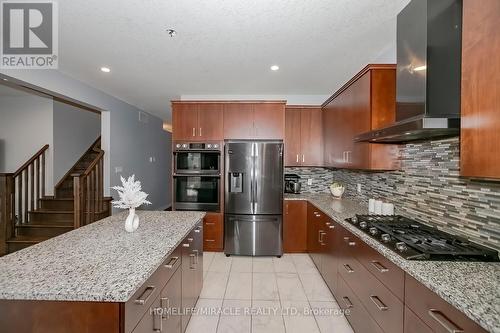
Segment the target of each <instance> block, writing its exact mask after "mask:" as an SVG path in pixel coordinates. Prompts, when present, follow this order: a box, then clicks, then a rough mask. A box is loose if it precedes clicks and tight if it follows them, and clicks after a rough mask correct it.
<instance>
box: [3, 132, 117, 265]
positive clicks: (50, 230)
mask: <svg viewBox="0 0 500 333" xmlns="http://www.w3.org/2000/svg"><path fill="white" fill-rule="evenodd" d="M47 149H48V145H47V146H44V147H43V148H42V149H41V150H40V151H39V152H38V153H37V154H35V155H34V156H33V157H32V158H31V159H30V160H29V161H28V162H26V163H25V164H24V165H23V166H22V167H21V168H20V169H19V170H18V171H16V173H14V174H10V175H9V174H4V175H0V198H1V197H3V198H4V200H1V201H0V227H1V228H2V230H0V234H2V233H3V232H4V231H5V233H4V235H0V243H1V241H2V238H3V239H4V244H3V248H1V247H0V255H2V254H5V253H12V252H14V251H17V250H20V249H23V248H25V247H28V246H30V245H33V244H37V243H39V242H41V241H44V240H46V239H49V238H52V237H55V236H58V235H61V234H63V233H65V232H68V231H71V230H73V229H75V228H78V227H80V226H83V225H86V224H89V223H92V222H94V221H97V220H100V219H102V218H104V217H106V216H109V215H110V212H111V208H110V202H111V198H105V197H104V196H103V170H102V169H103V155H104V151H102V150H101V149H100V138H98V139H97V140H96V141H95V142H94V143H93V144H92V145H91V147H90V148H89V149H88V150H87V151H86V152H85V153H84V154H83V155H82V156H81V158H80V159H79V160H78V161H77V162H76V163H75V164H74V165H73V167H72V168H71V169H70V170H68V172H67V173H66V175H65V176H64V177H63V178H62V179H61V181H60V182H59V183H58V184H57V185H56V186H55V188H54V193H55V196H54V197H49V196H46V195H44V194H45V186H44V183H45V153H46V150H47ZM2 187H4V189H3V191H2ZM75 189H76V191H75ZM9 190H10V195H9ZM2 193H4V194H3V195H2ZM9 208H10V213H9V212H7V211H8V210H9ZM9 215H10V216H9ZM9 220H10V221H9Z"/></svg>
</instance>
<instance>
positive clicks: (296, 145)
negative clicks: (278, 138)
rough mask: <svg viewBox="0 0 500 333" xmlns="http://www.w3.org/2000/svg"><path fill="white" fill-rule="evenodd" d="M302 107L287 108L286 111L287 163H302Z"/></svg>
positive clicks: (295, 164)
mask: <svg viewBox="0 0 500 333" xmlns="http://www.w3.org/2000/svg"><path fill="white" fill-rule="evenodd" d="M301 114H302V109H299V108H288V107H287V108H286V111H285V165H286V166H299V165H301V139H300V133H301V123H300V117H301Z"/></svg>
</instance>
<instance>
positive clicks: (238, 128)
mask: <svg viewBox="0 0 500 333" xmlns="http://www.w3.org/2000/svg"><path fill="white" fill-rule="evenodd" d="M284 136H285V101H279V102H260V103H251V102H248V103H247V102H239V103H238V102H235V103H227V104H224V139H269V140H273V139H277V140H283V138H284Z"/></svg>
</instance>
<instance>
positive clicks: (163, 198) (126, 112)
mask: <svg viewBox="0 0 500 333" xmlns="http://www.w3.org/2000/svg"><path fill="white" fill-rule="evenodd" d="M0 73H1V74H4V75H7V76H9V77H10V81H13V82H24V83H27V84H28V85H29V86H31V87H37V88H39V89H41V90H44V91H46V92H48V93H51V94H53V95H56V96H58V97H61V98H64V99H70V100H73V101H77V102H83V103H86V104H87V105H89V106H92V107H95V108H98V109H100V110H102V111H103V113H102V114H101V116H102V123H101V128H102V140H103V142H102V145H103V149H104V150H105V151H106V155H105V158H106V159H105V166H104V169H105V170H104V171H105V176H107V177H105V190H107V191H108V193H111V194H113V195H115V193H114V191H113V192H109V186H113V185H116V184H118V182H119V175H118V174H117V173H115V168H116V167H122V168H123V174H124V175H125V176H128V174H131V173H135V175H136V178H137V179H139V180H141V181H142V182H143V185H144V186H143V190H144V191H145V192H147V193H151V195H150V197H149V199H150V201H152V202H153V205H151V206H147V207H145V208H146V209H163V208H166V207H167V206H169V205H170V204H171V197H170V192H171V176H170V172H169V166H170V163H171V162H170V160H171V158H172V157H171V153H170V147H171V144H172V141H171V135H170V134H169V133H167V132H165V131H163V129H162V126H161V125H162V121H161V120H160V119H159V118H157V117H154V116H152V115H149V122H148V123H144V124H143V125H140V124H139V123H138V122H139V121H138V119H139V112H140V111H141V110H140V109H138V108H137V107H134V106H132V105H130V104H128V103H126V102H124V101H122V100H120V99H118V98H115V97H113V96H111V95H108V94H106V93H104V92H102V91H100V90H98V89H95V88H93V87H91V86H89V85H87V84H85V83H83V82H80V81H78V80H75V79H73V78H71V77H69V76H67V75H64V74H62V73H61V72H59V71H56V70H22V71H21V70H5V69H3V70H0ZM165 107H166V108H167V107H168V101H165ZM152 153H154V154H157V156H154V157H155V158H156V161H157V162H156V163H149V162H148V159H149V157H150V156H151V155H152ZM115 197H116V195H115Z"/></svg>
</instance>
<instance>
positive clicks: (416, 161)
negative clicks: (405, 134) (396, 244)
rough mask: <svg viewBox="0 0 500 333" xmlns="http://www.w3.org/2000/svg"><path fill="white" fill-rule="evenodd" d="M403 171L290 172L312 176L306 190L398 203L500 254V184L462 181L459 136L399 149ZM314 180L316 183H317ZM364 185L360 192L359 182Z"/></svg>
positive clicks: (400, 208) (400, 209)
mask: <svg viewBox="0 0 500 333" xmlns="http://www.w3.org/2000/svg"><path fill="white" fill-rule="evenodd" d="M400 158H401V162H402V169H401V170H400V171H394V172H368V171H358V170H345V169H334V170H328V169H324V168H287V169H286V172H288V171H291V170H293V172H294V173H297V174H299V175H301V177H303V178H313V186H311V187H308V186H307V185H306V184H305V183H306V179H304V180H303V192H328V191H329V190H328V187H329V185H330V184H331V183H332V182H333V181H336V182H341V183H343V184H345V185H346V193H345V196H346V197H349V198H353V199H356V200H359V201H362V202H363V203H366V204H367V202H368V199H369V198H376V199H381V200H383V201H385V202H391V203H394V205H395V206H396V213H397V214H401V215H405V216H408V217H411V218H414V219H416V220H419V221H421V222H423V223H427V224H431V225H433V226H436V227H438V228H440V229H442V230H444V231H447V232H450V233H454V234H458V235H461V236H464V237H466V238H469V239H470V240H472V241H475V242H478V243H480V244H484V245H486V246H489V247H492V248H495V249H497V250H500V182H487V181H477V180H471V179H467V178H460V177H459V161H460V144H459V139H458V138H450V139H445V140H436V141H426V142H418V143H410V144H406V145H404V146H401V150H400ZM315 180H316V181H315ZM358 183H359V184H362V193H361V194H358V193H357V191H356V184H358Z"/></svg>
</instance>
